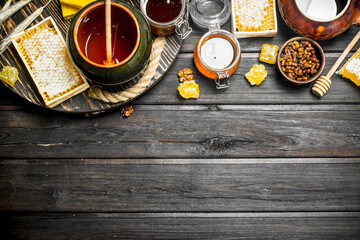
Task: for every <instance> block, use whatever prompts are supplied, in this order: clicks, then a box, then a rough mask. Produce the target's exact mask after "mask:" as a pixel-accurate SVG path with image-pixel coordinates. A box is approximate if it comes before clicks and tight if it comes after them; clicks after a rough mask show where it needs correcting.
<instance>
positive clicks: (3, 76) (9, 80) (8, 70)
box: [0, 66, 19, 87]
mask: <svg viewBox="0 0 360 240" xmlns="http://www.w3.org/2000/svg"><path fill="white" fill-rule="evenodd" d="M18 76H19V72H18V70H17V69H16V68H14V67H10V66H5V67H4V68H3V69H2V70H1V72H0V80H1V81H3V82H4V83H6V84H8V85H9V86H11V87H13V86H14V85H15V83H16V81H17V80H18Z"/></svg>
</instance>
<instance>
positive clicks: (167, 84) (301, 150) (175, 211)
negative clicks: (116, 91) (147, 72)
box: [0, 0, 360, 239]
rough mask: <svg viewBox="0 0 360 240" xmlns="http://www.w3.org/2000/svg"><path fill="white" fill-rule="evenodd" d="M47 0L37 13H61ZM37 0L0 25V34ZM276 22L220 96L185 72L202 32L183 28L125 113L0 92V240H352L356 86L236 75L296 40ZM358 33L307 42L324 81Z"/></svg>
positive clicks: (359, 208) (358, 140) (359, 197)
mask: <svg viewBox="0 0 360 240" xmlns="http://www.w3.org/2000/svg"><path fill="white" fill-rule="evenodd" d="M53 1H54V3H52V4H51V6H52V7H51V8H50V9H47V10H46V12H45V14H44V16H48V15H49V14H50V15H57V16H60V15H59V14H60V13H59V9H60V8H59V2H58V0H53ZM44 2H45V0H42V1H38V0H34V1H33V3H31V4H30V5H29V6H27V7H25V8H24V9H23V10H21V11H19V12H18V13H17V14H15V15H14V17H13V18H12V19H10V20H8V21H6V22H5V23H4V24H3V31H2V35H4V34H6V33H8V32H9V30H11V29H12V28H14V26H15V25H16V24H18V23H19V22H20V21H21V19H23V17H24V16H26V15H29V14H30V13H31V12H33V11H34V10H35V9H36V7H39V6H41V5H42V4H43V3H44ZM0 4H1V5H3V1H0ZM38 20H41V19H38ZM278 20H279V33H278V34H277V35H276V36H275V37H273V38H255V39H239V42H240V44H241V48H242V53H243V54H242V61H241V64H240V66H239V68H238V69H237V71H236V73H235V74H234V75H233V76H232V80H231V87H230V88H229V89H227V90H226V91H217V90H216V89H215V87H214V84H213V83H212V82H211V80H208V79H206V78H205V77H203V76H202V75H200V74H199V72H198V71H197V70H196V68H195V66H194V64H193V56H192V52H193V49H194V47H195V44H196V42H197V41H198V39H199V38H200V36H201V35H202V34H204V33H205V32H206V30H204V29H199V28H197V27H194V28H193V29H194V31H193V33H192V34H191V35H190V36H189V37H188V38H187V39H186V40H184V42H183V45H182V48H181V53H180V54H179V56H178V58H177V60H176V61H175V63H174V65H173V66H172V68H170V71H169V72H168V73H167V75H166V76H165V77H164V78H163V79H162V80H161V82H160V83H159V84H158V85H157V86H155V87H154V88H153V89H152V90H151V91H149V92H148V93H146V94H145V95H144V96H142V97H141V98H140V99H138V100H136V101H135V102H133V106H134V109H135V111H134V113H133V114H132V115H131V116H130V118H123V117H122V116H121V114H120V111H119V110H114V111H110V112H108V113H106V114H100V115H96V116H93V117H84V116H73V115H67V114H61V113H56V112H53V111H48V110H44V109H41V108H38V107H36V106H34V105H32V104H30V103H28V102H26V101H24V100H23V99H21V98H20V97H18V96H17V95H15V94H14V93H12V92H11V91H9V90H8V89H7V88H6V87H4V86H3V85H0V211H1V212H0V232H1V233H2V238H5V239H109V238H115V239H116V238H119V239H120V238H122V239H249V238H255V239H359V238H360V218H359V216H360V215H359V213H360V187H359V186H360V185H359V181H360V174H359V173H360V171H359V167H360V163H359V161H360V160H359V159H360V150H359V146H360V135H359V132H360V131H359V130H360V121H359V120H360V105H359V104H360V91H359V89H358V88H357V87H356V86H354V85H353V84H352V83H350V82H349V81H347V80H345V79H342V78H340V77H338V76H333V80H334V81H333V85H332V87H331V89H330V92H329V93H328V94H327V95H326V96H325V97H324V98H322V99H318V98H316V97H315V96H313V95H312V94H311V93H310V88H311V85H307V86H303V87H300V88H297V87H293V86H288V85H286V84H284V82H283V81H282V80H281V79H280V78H279V76H278V74H277V73H276V71H275V68H274V66H271V65H267V64H266V69H267V70H268V78H267V79H266V80H265V81H264V82H263V83H262V84H261V85H260V86H257V87H251V86H250V85H249V84H248V83H247V81H246V80H245V78H244V74H245V73H246V72H247V71H248V69H249V68H250V67H251V66H252V65H253V64H254V63H258V60H257V58H258V56H259V51H260V49H261V45H262V44H264V43H271V44H277V45H279V46H280V45H281V44H282V43H283V42H285V41H286V40H287V39H288V38H290V37H293V36H296V34H294V33H293V32H292V31H291V30H289V28H288V27H287V26H286V25H285V23H284V22H283V21H282V19H281V17H280V16H279V15H278ZM191 24H192V22H191ZM60 27H62V28H64V27H65V25H61V26H60ZM223 28H225V29H228V30H229V29H230V22H227V23H226V24H225V25H224V26H223ZM357 31H358V28H356V27H351V28H350V29H349V30H348V31H346V32H345V33H344V34H342V35H340V36H339V37H337V38H335V39H331V40H326V41H319V43H320V44H321V46H322V47H323V48H324V50H325V53H326V61H327V64H326V68H325V70H324V73H326V72H327V70H328V69H329V68H330V67H331V65H332V64H333V63H334V62H335V61H336V59H337V57H338V56H339V55H340V54H341V52H342V50H343V49H344V48H345V47H346V45H347V44H348V43H349V42H350V40H351V39H352V38H353V36H354V35H355V34H356V32H357ZM358 47H360V43H357V45H356V47H355V48H354V49H353V50H352V52H354V51H355V49H356V48H358ZM184 67H190V68H192V69H193V70H194V77H195V79H196V81H197V83H198V84H199V85H200V91H201V93H200V97H199V99H197V100H182V99H180V97H179V96H178V94H177V90H176V88H177V86H178V82H177V76H176V73H177V71H178V70H179V69H181V68H184Z"/></svg>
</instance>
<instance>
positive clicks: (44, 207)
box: [0, 159, 360, 212]
mask: <svg viewBox="0 0 360 240" xmlns="http://www.w3.org/2000/svg"><path fill="white" fill-rule="evenodd" d="M138 161H140V160H138ZM143 161H144V162H145V163H144V164H136V163H135V164H130V163H129V162H131V160H128V162H127V163H126V162H125V163H123V162H121V160H117V159H113V160H107V159H102V160H92V159H54V160H51V159H47V160H36V159H29V160H26V161H24V160H2V161H1V164H0V179H1V181H0V189H1V191H0V211H31V212H37V211H41V212H44V211H46V212H48V211H50V212H51V211H52V212H54V211H56V212H73V211H74V212H247V211H251V212H261V211H264V212H269V211H275V212H285V211H360V206H359V202H360V188H359V187H358V186H359V185H360V164H359V161H360V160H359V159H357V160H356V163H349V162H346V160H344V162H345V163H342V161H341V160H339V161H338V163H331V161H332V160H326V159H324V162H323V163H312V164H307V163H300V162H299V163H297V164H292V163H291V164H287V163H272V162H267V163H264V162H263V163H261V162H258V163H256V162H255V161H256V159H255V160H254V163H242V162H238V163H236V162H235V161H234V162H233V163H228V164H221V159H219V160H218V161H217V162H215V163H213V164H211V163H208V164H201V161H198V162H197V163H196V164H190V165H189V164H176V161H175V164H165V163H157V161H156V160H146V159H144V160H143ZM248 161H249V162H251V160H250V159H249V160H248ZM179 162H181V160H179ZM205 162H206V160H205Z"/></svg>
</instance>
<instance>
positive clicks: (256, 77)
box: [245, 64, 267, 85]
mask: <svg viewBox="0 0 360 240" xmlns="http://www.w3.org/2000/svg"><path fill="white" fill-rule="evenodd" d="M245 77H246V79H247V80H248V81H249V83H250V84H251V85H260V83H261V82H262V81H264V80H265V78H266V77H267V71H266V69H265V66H264V65H262V64H255V65H254V66H253V67H252V68H250V70H249V72H247V73H246V74H245Z"/></svg>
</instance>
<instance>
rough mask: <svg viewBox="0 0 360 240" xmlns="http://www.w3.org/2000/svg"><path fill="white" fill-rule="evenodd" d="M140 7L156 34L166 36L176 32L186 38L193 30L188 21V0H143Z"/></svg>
mask: <svg viewBox="0 0 360 240" xmlns="http://www.w3.org/2000/svg"><path fill="white" fill-rule="evenodd" d="M140 9H141V11H142V13H143V14H144V16H145V17H146V19H147V20H148V22H149V24H150V28H151V32H152V33H153V34H154V35H157V36H166V35H170V34H173V33H174V32H176V33H177V34H178V35H179V36H180V37H181V39H185V38H186V37H187V36H188V35H189V34H190V33H191V31H192V29H191V27H190V24H189V23H188V21H187V18H188V15H189V12H188V3H187V0H141V1H140Z"/></svg>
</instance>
